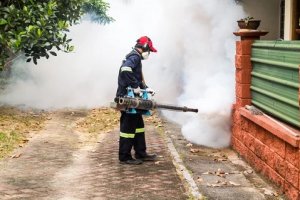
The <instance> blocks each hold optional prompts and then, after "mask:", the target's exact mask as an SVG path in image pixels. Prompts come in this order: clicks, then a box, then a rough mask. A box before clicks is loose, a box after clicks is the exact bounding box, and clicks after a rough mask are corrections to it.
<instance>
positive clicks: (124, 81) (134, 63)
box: [116, 49, 147, 97]
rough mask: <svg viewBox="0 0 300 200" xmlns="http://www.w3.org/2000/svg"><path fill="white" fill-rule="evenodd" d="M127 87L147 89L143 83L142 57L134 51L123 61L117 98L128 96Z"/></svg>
mask: <svg viewBox="0 0 300 200" xmlns="http://www.w3.org/2000/svg"><path fill="white" fill-rule="evenodd" d="M127 87H132V88H137V87H140V88H141V89H145V88H147V86H146V85H145V83H144V82H143V74H142V57H141V55H140V54H139V53H138V52H137V51H136V50H135V49H133V50H132V51H131V52H130V53H129V54H128V55H127V56H126V58H125V59H124V60H123V62H122V65H121V67H120V69H119V76H118V90H117V94H116V96H117V97H120V96H125V95H126V94H127V89H126V88H127Z"/></svg>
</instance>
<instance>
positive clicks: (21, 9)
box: [0, 0, 113, 70]
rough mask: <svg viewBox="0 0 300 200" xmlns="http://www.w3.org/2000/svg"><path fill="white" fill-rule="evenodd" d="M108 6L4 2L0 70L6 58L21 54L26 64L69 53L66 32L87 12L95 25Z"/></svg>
mask: <svg viewBox="0 0 300 200" xmlns="http://www.w3.org/2000/svg"><path fill="white" fill-rule="evenodd" d="M108 8H109V5H108V4H107V3H105V2H104V1H103V0H63V1H59V0H4V1H1V2H0V70H1V69H3V67H4V65H5V63H7V62H8V61H9V58H12V57H15V56H16V55H18V54H20V53H24V55H25V56H26V57H27V62H30V61H33V62H34V63H35V64H37V60H38V59H40V58H41V57H46V58H47V59H48V58H49V56H50V55H53V56H56V55H57V54H56V51H64V52H71V51H73V49H74V46H72V45H71V44H70V42H71V40H72V39H69V38H68V36H67V34H66V32H68V31H69V27H70V26H72V25H73V24H77V23H79V22H80V19H81V17H82V16H83V15H84V14H85V13H88V12H92V13H93V16H94V17H93V19H94V20H95V21H96V22H98V23H104V24H105V23H107V22H111V21H113V19H112V18H111V17H109V16H107V14H106V12H107V10H108Z"/></svg>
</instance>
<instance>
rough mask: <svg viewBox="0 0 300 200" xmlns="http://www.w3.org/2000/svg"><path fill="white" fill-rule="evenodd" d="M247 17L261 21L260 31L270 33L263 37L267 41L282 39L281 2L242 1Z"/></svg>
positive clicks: (272, 0) (265, 0)
mask: <svg viewBox="0 0 300 200" xmlns="http://www.w3.org/2000/svg"><path fill="white" fill-rule="evenodd" d="M241 5H242V6H243V8H244V10H245V12H246V13H247V16H252V17H254V18H255V19H260V20H261V25H260V27H259V28H258V29H260V30H266V31H269V34H268V35H266V36H264V37H262V39H265V40H276V39H279V38H280V34H279V24H280V22H279V19H280V0H242V1H241Z"/></svg>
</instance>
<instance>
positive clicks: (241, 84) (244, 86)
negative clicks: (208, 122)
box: [234, 31, 267, 108]
mask: <svg viewBox="0 0 300 200" xmlns="http://www.w3.org/2000/svg"><path fill="white" fill-rule="evenodd" d="M266 33H267V32H261V31H257V32H253V31H251V32H250V31H249V32H247V31H246V32H234V34H235V35H236V36H240V38H241V40H240V41H237V42H236V55H235V67H236V71H235V96H236V108H239V107H244V106H245V105H250V104H251V92H250V85H251V71H252V64H251V49H252V46H251V45H252V43H253V42H254V40H259V39H260V36H262V35H265V34H266Z"/></svg>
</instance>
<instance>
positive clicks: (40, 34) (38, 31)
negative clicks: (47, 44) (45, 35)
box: [37, 28, 42, 37]
mask: <svg viewBox="0 0 300 200" xmlns="http://www.w3.org/2000/svg"><path fill="white" fill-rule="evenodd" d="M37 35H38V36H39V37H41V36H42V31H41V29H39V28H38V29H37Z"/></svg>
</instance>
